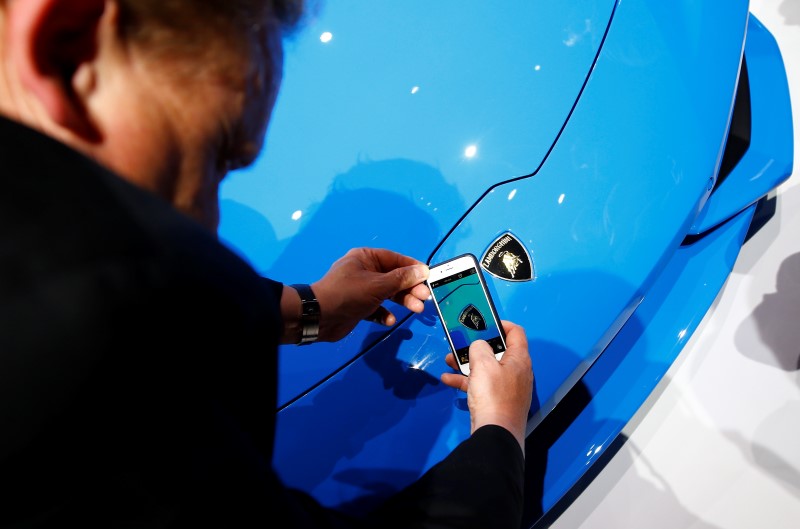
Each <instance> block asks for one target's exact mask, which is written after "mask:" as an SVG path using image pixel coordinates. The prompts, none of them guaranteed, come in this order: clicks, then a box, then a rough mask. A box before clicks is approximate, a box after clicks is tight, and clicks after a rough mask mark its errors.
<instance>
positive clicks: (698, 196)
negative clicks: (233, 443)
mask: <svg viewBox="0 0 800 529" xmlns="http://www.w3.org/2000/svg"><path fill="white" fill-rule="evenodd" d="M747 6H748V2H747V1H746V0H724V1H723V0H719V1H705V2H695V1H692V0H680V1H676V2H662V1H658V0H625V1H623V2H618V3H615V2H611V1H601V0H596V1H589V0H574V1H569V2H567V1H562V2H558V3H557V5H556V3H548V2H522V1H520V2H516V3H514V4H513V8H508V7H505V9H504V10H503V12H497V8H496V7H495V8H494V9H490V8H489V7H488V6H470V9H469V10H467V9H464V8H463V7H462V5H460V4H458V3H456V2H455V1H450V2H436V3H433V5H431V3H429V2H406V3H402V4H397V3H393V2H388V1H385V2H384V1H375V2H370V3H369V4H367V5H362V6H359V10H362V11H361V12H360V13H358V12H356V10H355V9H353V7H352V6H348V7H343V5H342V4H341V3H337V4H333V3H331V4H326V5H325V9H324V11H323V12H322V14H321V15H320V17H319V18H318V19H315V20H314V21H313V22H312V24H311V25H310V26H309V28H307V29H306V30H305V31H304V33H303V34H301V36H300V37H299V38H298V40H296V41H295V42H293V43H292V44H291V45H290V49H289V54H288V58H287V76H286V85H285V86H284V91H283V93H282V95H281V99H280V100H279V102H278V106H277V108H276V115H275V121H274V123H273V126H272V128H271V130H270V136H269V138H270V140H269V142H268V144H267V149H266V151H265V153H264V156H263V157H262V158H261V159H260V160H259V161H258V163H257V164H256V165H255V166H254V167H253V168H252V169H250V170H247V171H242V172H240V173H237V174H235V175H232V176H233V178H232V179H231V180H230V181H229V182H228V183H226V184H225V187H224V189H223V197H224V199H225V200H224V201H223V223H222V226H221V230H220V231H221V236H222V237H223V240H226V241H227V242H229V243H230V244H231V246H232V247H233V248H234V249H236V250H237V251H239V252H240V253H241V254H242V255H244V256H245V257H246V258H248V259H249V260H250V261H251V262H253V263H254V265H255V266H256V267H257V268H258V269H259V270H260V271H262V272H263V273H265V274H266V275H269V276H270V277H274V278H276V279H281V280H285V281H287V282H292V281H310V280H313V279H316V278H317V277H318V276H320V275H321V274H323V273H324V272H325V269H326V268H327V266H328V265H329V264H330V263H331V262H332V261H333V260H334V259H335V258H337V257H339V256H340V255H342V254H343V253H344V252H345V251H346V250H347V249H349V248H350V247H353V246H358V245H369V246H384V247H390V248H393V249H396V250H399V251H401V252H404V253H407V254H409V255H413V256H415V257H417V258H419V259H422V260H429V259H430V260H431V261H432V262H433V261H440V260H444V259H446V258H449V257H452V256H454V255H457V254H460V253H464V252H471V253H474V254H476V255H478V256H480V255H481V254H482V253H483V252H484V251H485V250H486V249H487V247H488V246H489V245H490V243H491V242H492V241H494V240H495V238H496V237H497V236H498V235H500V234H501V233H503V232H505V231H511V232H512V233H514V234H515V235H516V236H517V237H518V238H519V239H520V240H521V241H522V242H523V244H525V245H526V247H527V249H528V251H529V253H530V254H531V257H532V258H533V260H534V262H535V267H536V278H535V280H534V281H528V282H513V283H512V282H507V281H503V280H501V279H498V278H495V277H492V276H488V275H487V282H488V284H489V288H490V290H492V293H493V294H494V297H495V302H496V304H497V308H498V311H499V312H500V314H501V316H503V317H505V318H507V319H511V320H513V321H516V322H517V323H520V324H522V325H523V326H524V327H525V328H526V331H527V333H528V339H529V344H530V347H531V355H532V361H533V365H534V372H535V374H536V388H535V395H534V403H533V407H532V410H531V418H530V421H529V430H530V431H531V432H532V433H531V434H530V436H529V441H528V444H529V448H528V451H527V453H528V458H529V467H530V468H532V469H533V470H532V472H533V474H532V475H531V476H529V485H531V486H530V487H529V488H528V490H529V491H531V490H532V491H535V492H531V493H530V496H529V497H528V512H527V514H526V519H527V520H528V521H529V522H531V523H533V522H535V520H536V519H538V516H539V515H540V514H541V512H546V511H547V510H548V509H551V508H552V507H553V505H555V503H556V502H557V501H559V499H560V498H562V497H563V496H564V495H565V494H566V493H567V492H568V491H569V489H570V488H571V487H572V486H573V485H574V484H575V483H576V482H577V480H578V479H580V477H581V476H583V475H584V473H585V471H586V469H587V468H589V466H591V464H592V463H593V462H594V461H595V460H596V459H597V457H598V456H599V455H600V454H602V453H603V451H604V450H605V448H606V447H607V446H608V444H609V443H610V442H611V441H612V440H613V439H614V438H616V436H617V435H618V434H619V432H620V430H621V428H622V426H624V424H625V423H626V422H627V421H628V420H629V419H630V417H631V416H632V415H633V414H634V413H635V411H636V410H637V409H638V407H639V406H640V405H641V403H642V402H643V401H644V400H645V399H646V397H647V396H648V395H649V394H650V392H651V391H652V388H653V387H654V386H655V384H656V383H657V382H658V380H660V379H661V377H663V376H664V373H665V372H666V370H667V369H668V367H669V365H670V364H671V363H672V361H673V360H674V358H675V356H676V355H677V354H678V353H679V351H680V350H681V348H682V347H683V345H684V344H685V342H686V340H688V338H689V336H690V335H691V333H692V332H693V331H694V329H695V327H696V326H697V323H698V322H699V321H700V319H702V317H703V315H704V314H705V313H706V311H707V310H708V307H709V306H710V304H711V302H712V301H713V299H714V298H715V297H716V295H717V293H718V292H719V290H720V288H721V287H722V285H723V284H724V281H725V278H727V276H728V274H729V273H730V270H731V267H732V266H733V262H734V261H735V257H736V255H737V253H738V248H739V247H740V245H741V242H742V240H743V237H744V233H745V231H746V230H747V227H748V226H749V224H750V219H751V218H752V209H753V208H752V206H748V204H752V202H753V201H754V200H756V199H757V198H759V197H760V196H762V195H763V194H764V193H766V191H768V190H769V189H770V186H774V185H776V183H777V182H778V181H779V180H780V178H779V177H775V174H777V173H771V174H772V176H769V177H763V178H762V175H763V174H765V171H761V170H762V169H764V160H770V159H774V160H775V162H773V165H774V166H775V167H776V168H778V172H781V171H783V173H784V177H785V175H786V174H788V172H789V171H790V168H791V158H792V152H791V138H790V139H789V142H788V145H789V150H788V151H787V148H786V142H785V141H784V139H781V141H771V140H769V138H771V137H772V136H770V134H772V132H765V131H773V130H775V129H777V133H778V134H780V133H781V131H782V130H783V129H784V128H785V116H786V115H787V114H790V109H789V107H788V95H787V94H786V92H785V90H786V86H785V83H784V84H783V85H781V84H780V83H778V84H777V85H776V83H775V82H774V80H776V79H777V80H780V79H783V80H784V81H785V77H784V78H781V72H782V70H781V68H782V63H781V62H780V56H779V51H778V50H777V48H776V47H775V46H774V42H773V43H771V42H770V38H769V35H768V32H767V31H766V30H765V29H764V28H763V27H762V26H760V24H759V23H758V22H757V21H755V20H754V19H752V17H751V22H750V25H749V29H748V23H747V21H748V13H747ZM404 28H413V29H412V30H410V31H409V30H404ZM323 31H330V32H331V34H332V37H331V39H330V40H329V41H328V42H327V43H323V42H322V41H320V40H319V37H320V35H322V32H323ZM746 35H747V45H746V50H745V53H746V54H747V64H748V68H750V73H751V78H754V77H758V79H752V80H753V87H752V97H753V109H754V112H758V114H759V115H758V116H754V120H753V123H754V127H753V145H754V146H755V147H756V149H755V150H754V151H753V153H752V155H751V154H750V153H749V152H748V154H747V156H746V157H745V158H744V159H743V160H742V163H741V165H740V166H737V167H736V168H735V170H734V172H732V173H731V174H730V175H729V176H728V178H727V179H726V181H725V182H723V183H722V184H721V185H720V186H718V187H717V188H716V189H714V193H713V194H711V190H712V189H713V188H714V182H715V178H716V174H717V169H718V167H719V160H720V157H721V155H722V151H723V147H724V144H725V140H726V135H727V130H728V123H729V120H730V114H731V107H732V103H733V99H734V95H735V90H736V84H737V77H738V69H739V64H740V60H741V57H742V50H743V47H744V46H745V36H746ZM337 46H338V47H337ZM537 65H538V66H539V69H537V68H536V66H537ZM414 87H417V90H414ZM418 96H419V97H418ZM770 98H771V102H769V101H768V100H769V99H770ZM778 116H780V117H778ZM773 122H774V123H773ZM756 123H759V125H758V126H756ZM789 123H791V120H790V119H789ZM784 132H785V131H784ZM789 134H791V130H789ZM476 138H477V139H476ZM471 144H474V145H476V146H477V147H476V149H477V150H476V155H475V156H474V157H471V158H470V157H468V156H466V154H469V153H468V152H465V148H466V146H468V145H471ZM759 159H760V160H761V162H759V161H758V160H759ZM787 160H788V164H789V166H788V167H789V170H788V171H787V167H786V163H787ZM759 164H760V165H759ZM748 173H749V174H748ZM751 182H756V183H755V184H752V183H751ZM745 195H747V196H748V197H749V198H746V199H742V198H741V197H743V196H745ZM734 196H736V197H738V198H739V200H734ZM719 212H724V213H719ZM293 214H294V217H295V218H294V219H293ZM698 215H700V216H698ZM713 219H716V220H713ZM725 219H730V220H727V221H726V220H725ZM703 226H705V227H711V226H719V227H718V228H717V229H714V230H709V231H708V232H706V230H705V229H704V228H703V229H701V231H703V232H705V233H704V236H703V237H702V238H700V239H699V240H697V241H696V242H694V243H693V244H691V245H688V244H687V245H684V246H681V242H682V241H684V240H685V237H686V235H687V233H691V230H692V229H698V227H700V228H702V227H703ZM692 240H694V239H692ZM391 308H393V309H397V312H398V314H399V316H400V317H401V318H400V323H398V325H397V326H395V328H394V329H391V330H387V329H385V328H383V327H379V326H376V325H373V324H367V323H364V324H363V325H360V326H359V327H358V328H357V329H356V330H355V331H354V332H353V333H352V334H351V335H350V336H348V337H347V338H346V339H345V340H343V341H341V342H338V343H336V344H315V345H312V346H308V347H303V348H297V347H284V348H282V350H281V361H280V377H281V378H280V384H281V387H280V396H279V398H280V403H281V404H282V406H283V408H282V409H281V410H280V412H279V414H278V433H277V438H276V447H275V458H274V460H275V465H276V468H277V469H278V471H279V472H280V474H281V476H282V477H283V478H284V480H285V481H286V482H287V483H288V484H289V485H291V486H295V487H298V488H301V489H303V490H306V491H308V492H310V493H311V494H312V495H313V496H315V497H316V498H318V499H319V500H320V501H322V502H323V503H325V504H326V505H331V506H336V507H339V508H341V509H343V510H347V511H361V510H364V509H367V508H368V507H369V506H371V505H372V504H373V503H374V502H375V501H377V500H379V499H380V498H382V497H385V496H386V495H388V494H390V493H391V492H393V491H395V490H397V489H399V488H400V487H402V486H404V485H406V484H408V483H410V482H411V481H413V480H414V479H415V478H416V477H418V476H419V475H420V474H421V473H423V472H424V471H425V470H426V469H427V468H429V467H430V466H432V465H433V464H435V463H436V462H438V461H439V460H441V458H442V457H444V456H445V455H446V454H447V453H449V452H450V450H452V448H453V447H454V446H455V445H456V444H457V443H458V442H460V441H461V440H463V439H464V438H466V437H467V436H468V435H469V415H468V411H467V409H466V402H465V399H464V396H463V395H462V394H459V393H457V392H455V391H454V390H451V389H449V388H447V387H445V386H443V385H442V384H440V383H439V381H438V380H439V376H440V375H441V373H442V372H443V371H444V370H446V369H449V368H447V366H446V364H445V362H444V357H445V355H446V354H447V352H448V347H447V342H446V340H445V337H444V334H443V331H442V329H441V326H440V325H439V322H438V320H437V318H436V315H435V310H434V309H433V307H432V306H429V307H427V310H426V312H425V313H423V314H422V315H410V314H409V313H408V312H407V311H404V310H399V309H398V308H397V307H395V306H392V307H391ZM581 396H585V399H586V400H585V402H583V403H582V404H581V406H578V407H577V408H575V407H574V406H571V405H570V403H574V401H576V399H577V400H580V397H581ZM530 462H533V464H531V463H530Z"/></svg>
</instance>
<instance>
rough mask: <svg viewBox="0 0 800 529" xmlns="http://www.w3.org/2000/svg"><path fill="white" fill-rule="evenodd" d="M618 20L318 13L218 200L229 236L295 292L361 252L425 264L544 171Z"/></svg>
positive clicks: (581, 5)
mask: <svg viewBox="0 0 800 529" xmlns="http://www.w3.org/2000/svg"><path fill="white" fill-rule="evenodd" d="M613 6H614V2H613V1H612V0H570V1H560V2H539V1H534V2H531V1H529V0H517V1H514V2H507V3H505V4H503V6H502V9H498V7H497V6H495V5H494V4H490V3H476V4H471V5H470V6H469V9H466V8H465V7H464V4H463V3H462V2H457V1H456V0H448V1H441V2H424V1H410V2H401V3H398V2H391V1H388V0H381V1H371V2H369V4H368V5H366V6H365V5H361V6H360V7H359V9H353V7H352V6H350V5H346V3H341V2H329V3H323V4H322V5H321V8H320V10H319V12H318V13H317V14H316V15H314V16H312V17H311V18H310V19H309V21H308V24H307V25H306V26H305V27H303V28H302V29H301V30H300V32H299V33H298V34H296V35H295V36H293V37H291V38H289V39H288V40H287V42H286V59H285V72H284V82H283V86H282V89H281V93H280V96H279V99H278V102H277V104H276V108H275V112H274V115H273V119H272V123H271V125H270V129H269V132H268V140H267V143H266V145H265V150H264V152H263V154H262V156H261V157H260V158H259V159H258V160H257V161H256V163H255V164H254V165H253V166H252V167H250V168H248V169H245V170H241V171H239V172H237V173H234V174H231V175H230V176H229V177H228V179H227V180H226V181H225V183H224V184H223V186H222V189H221V198H222V212H221V216H222V217H221V225H220V236H221V237H222V239H223V240H225V241H227V242H229V243H230V245H231V246H232V247H233V248H234V249H236V250H238V251H239V252H240V253H241V254H242V255H244V256H245V257H246V258H247V259H248V260H250V261H251V262H252V263H253V264H254V266H255V267H256V268H257V269H258V270H259V271H260V272H262V273H264V274H265V275H268V276H270V277H273V278H275V279H279V280H282V281H285V282H299V281H305V282H311V281H313V280H315V279H317V278H318V277H320V276H321V275H322V274H324V273H325V271H326V270H327V267H328V266H329V265H330V264H331V263H332V262H333V261H334V260H335V259H336V258H338V257H340V256H341V255H343V254H344V253H345V252H346V251H347V250H348V249H349V248H352V247H355V246H373V247H386V248H391V249H394V250H397V251H400V252H403V253H405V254H408V255H411V256H414V257H416V258H418V259H420V260H422V261H425V260H427V259H428V257H429V256H430V255H431V253H432V252H433V250H434V249H435V248H436V246H437V245H438V244H439V243H440V242H441V241H442V240H443V238H444V237H445V236H446V234H447V233H448V232H449V230H451V229H452V228H453V226H454V225H455V224H456V223H457V222H458V220H459V219H460V218H461V217H462V216H463V215H464V213H465V212H466V211H467V210H468V208H469V207H470V206H472V205H473V204H474V203H475V202H476V201H477V200H478V199H479V198H480V196H481V195H482V194H483V193H485V192H486V191H487V190H488V189H489V188H491V187H492V186H493V185H496V184H497V183H500V182H503V181H506V180H509V179H512V178H517V177H520V176H525V175H529V174H531V173H533V172H534V171H535V170H536V169H537V167H538V166H539V165H540V164H541V162H542V160H543V159H544V157H545V156H546V154H547V152H548V150H549V149H550V148H551V147H552V145H553V143H554V141H555V139H556V137H557V136H558V134H559V132H560V130H561V129H562V127H563V125H564V123H565V121H566V119H567V117H568V115H569V113H570V111H571V109H572V107H573V105H574V103H575V101H576V98H577V96H578V94H579V93H580V90H581V88H582V86H583V83H584V82H585V80H586V78H587V75H588V74H589V72H590V70H591V67H592V64H593V61H594V58H595V56H596V54H597V51H598V47H599V45H600V42H601V40H602V38H603V35H604V33H605V31H606V28H607V25H608V21H609V18H610V15H611V12H612V10H613ZM401 312H402V311H401ZM366 327H367V328H365V329H363V332H360V333H359V332H357V333H356V335H355V336H352V337H350V338H349V339H348V340H345V342H343V343H340V344H338V345H337V346H333V345H331V346H329V347H331V348H333V347H336V348H337V349H338V354H335V355H328V354H324V355H321V356H324V357H325V359H323V360H322V361H321V363H320V362H313V364H314V366H315V367H312V368H311V369H310V370H309V366H308V362H304V364H305V365H304V366H303V367H302V369H299V368H298V370H297V371H298V373H297V375H298V377H299V379H298V378H297V377H290V378H292V379H293V380H294V382H290V383H287V384H284V385H283V386H282V389H281V395H282V396H281V400H285V399H287V398H292V397H293V396H295V395H297V394H298V393H299V392H301V391H303V390H305V389H307V388H308V387H310V386H311V385H313V383H314V382H315V381H317V380H319V379H321V378H322V377H324V376H326V375H327V374H330V372H331V371H332V370H333V369H335V368H336V367H338V366H340V365H341V364H342V363H344V362H346V361H347V360H348V359H350V358H352V356H353V354H357V353H358V352H360V350H361V349H362V347H363V346H364V345H368V344H363V345H362V344H361V342H362V341H363V340H365V336H366V335H367V334H369V333H370V332H374V331H376V329H375V328H373V327H374V326H372V327H371V326H366ZM354 344H358V345H354ZM283 367H284V369H285V370H288V371H293V370H292V369H291V366H283Z"/></svg>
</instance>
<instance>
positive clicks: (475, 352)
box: [469, 340, 497, 370]
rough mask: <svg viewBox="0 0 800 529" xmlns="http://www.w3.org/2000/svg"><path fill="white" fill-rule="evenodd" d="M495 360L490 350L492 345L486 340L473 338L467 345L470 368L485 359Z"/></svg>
mask: <svg viewBox="0 0 800 529" xmlns="http://www.w3.org/2000/svg"><path fill="white" fill-rule="evenodd" d="M490 360H491V361H492V362H497V359H496V358H495V356H494V351H492V346H491V345H489V343H488V342H486V340H475V341H474V342H472V343H471V344H470V346H469V365H470V366H472V367H470V370H473V369H474V366H475V365H480V364H482V363H485V362H487V361H490Z"/></svg>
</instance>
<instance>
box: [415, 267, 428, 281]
mask: <svg viewBox="0 0 800 529" xmlns="http://www.w3.org/2000/svg"><path fill="white" fill-rule="evenodd" d="M414 277H416V278H417V279H426V278H427V277H428V267H427V266H425V265H417V266H415V267H414Z"/></svg>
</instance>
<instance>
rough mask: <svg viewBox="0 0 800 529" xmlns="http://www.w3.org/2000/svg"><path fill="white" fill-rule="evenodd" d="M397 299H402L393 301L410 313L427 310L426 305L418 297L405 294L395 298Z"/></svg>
mask: <svg viewBox="0 0 800 529" xmlns="http://www.w3.org/2000/svg"><path fill="white" fill-rule="evenodd" d="M395 298H400V299H394V300H393V301H395V302H397V303H399V304H401V305H403V306H404V307H405V308H407V309H408V310H410V311H413V312H422V311H423V310H425V303H424V302H423V301H422V300H420V299H419V298H418V297H416V296H413V295H411V294H405V295H398V296H395Z"/></svg>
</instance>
